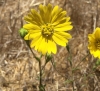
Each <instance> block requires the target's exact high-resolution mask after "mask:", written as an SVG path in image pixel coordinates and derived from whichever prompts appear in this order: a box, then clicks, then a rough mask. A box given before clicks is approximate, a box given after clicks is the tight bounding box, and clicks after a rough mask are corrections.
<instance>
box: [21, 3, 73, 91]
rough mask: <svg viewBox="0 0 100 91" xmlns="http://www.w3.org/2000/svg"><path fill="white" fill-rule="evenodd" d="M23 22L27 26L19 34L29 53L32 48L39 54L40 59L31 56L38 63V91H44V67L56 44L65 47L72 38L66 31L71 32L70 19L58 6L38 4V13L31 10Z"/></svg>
mask: <svg viewBox="0 0 100 91" xmlns="http://www.w3.org/2000/svg"><path fill="white" fill-rule="evenodd" d="M24 20H25V21H26V22H27V24H25V25H24V26H23V28H22V29H20V31H19V32H20V35H21V37H22V38H23V39H24V40H25V41H26V43H27V45H28V46H29V48H30V50H31V52H32V53H33V51H32V49H31V48H34V49H35V50H36V51H38V52H39V53H40V54H41V56H40V57H36V56H35V54H34V53H33V56H34V57H35V58H36V60H37V61H38V62H39V71H40V75H39V90H40V91H45V84H43V83H42V75H43V70H44V68H45V65H46V64H47V63H48V62H49V61H51V60H52V53H53V54H56V53H57V44H58V45H60V46H64V47H66V44H68V39H71V38H72V36H71V35H70V34H69V33H68V32H67V31H69V30H71V29H72V28H73V26H72V25H71V22H70V21H69V20H70V17H67V16H66V11H64V10H63V9H62V8H60V7H59V6H55V7H54V8H53V6H52V5H51V4H48V5H47V6H45V5H42V4H40V5H39V12H37V11H36V10H34V9H31V12H30V13H29V14H28V15H27V16H25V17H24ZM29 40H30V43H29ZM42 56H45V62H46V63H45V65H44V67H43V68H42V66H41V62H42V60H41V58H42Z"/></svg>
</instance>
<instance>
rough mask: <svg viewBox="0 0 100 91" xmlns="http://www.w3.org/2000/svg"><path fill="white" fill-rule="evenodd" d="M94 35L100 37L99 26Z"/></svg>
mask: <svg viewBox="0 0 100 91" xmlns="http://www.w3.org/2000/svg"><path fill="white" fill-rule="evenodd" d="M94 36H95V38H96V39H100V28H99V27H97V28H96V30H95V31H94Z"/></svg>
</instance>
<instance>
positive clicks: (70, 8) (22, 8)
mask: <svg viewBox="0 0 100 91" xmlns="http://www.w3.org/2000/svg"><path fill="white" fill-rule="evenodd" d="M40 3H45V4H47V3H52V4H53V5H56V4H58V5H59V6H60V7H62V8H63V9H65V10H67V12H68V15H69V16H70V17H71V21H72V22H73V26H74V29H73V30H72V31H71V32H70V33H71V34H72V35H73V38H72V39H71V40H70V42H69V45H70V50H71V55H72V59H71V60H72V66H70V62H69V61H70V60H69V56H70V54H69V53H68V51H67V50H66V48H61V47H59V50H58V53H57V55H54V62H55V67H56V68H55V69H54V68H53V67H52V64H51V63H48V64H47V66H46V69H45V74H44V80H43V81H44V82H45V83H46V91H72V89H73V88H75V90H74V91H100V68H99V67H98V68H97V69H96V70H95V71H94V70H93V66H94V64H95V61H96V60H95V59H93V57H92V56H91V55H88V56H86V55H87V54H88V49H87V44H88V42H87V35H88V33H92V31H93V30H94V29H95V27H97V26H99V27H100V0H51V1H49V0H0V91H38V84H39V83H38V75H39V71H38V62H37V61H36V60H35V59H34V58H33V56H32V54H31V52H30V51H29V49H28V47H27V46H26V44H25V43H24V41H23V40H22V39H21V38H20V36H19V34H18V30H19V29H20V28H21V27H22V26H23V24H24V21H23V16H24V15H25V14H26V13H27V12H28V11H29V10H30V8H37V6H38V5H39V4H40ZM33 51H34V50H33ZM34 53H35V54H36V55H39V54H38V53H37V52H36V51H34ZM84 57H85V58H84ZM43 62H44V58H43ZM76 67H77V68H76ZM72 68H76V69H75V70H74V71H73V72H72Z"/></svg>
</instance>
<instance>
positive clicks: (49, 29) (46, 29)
mask: <svg viewBox="0 0 100 91" xmlns="http://www.w3.org/2000/svg"><path fill="white" fill-rule="evenodd" d="M41 28H42V35H43V36H44V37H45V38H51V37H52V35H53V33H54V30H53V26H52V25H51V24H49V23H48V24H45V25H43V26H42V27H41Z"/></svg>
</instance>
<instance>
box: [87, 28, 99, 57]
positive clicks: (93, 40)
mask: <svg viewBox="0 0 100 91" xmlns="http://www.w3.org/2000/svg"><path fill="white" fill-rule="evenodd" d="M88 38H89V45H88V49H89V50H90V53H91V54H92V55H93V56H94V57H98V58H100V28H99V27H97V28H96V29H95V31H94V32H93V34H89V35H88Z"/></svg>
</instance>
